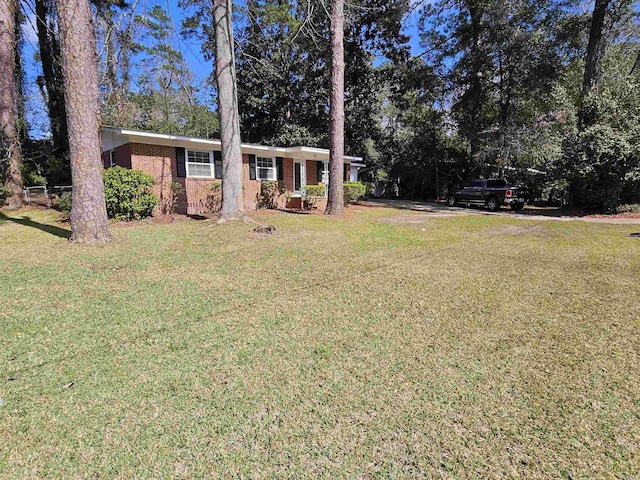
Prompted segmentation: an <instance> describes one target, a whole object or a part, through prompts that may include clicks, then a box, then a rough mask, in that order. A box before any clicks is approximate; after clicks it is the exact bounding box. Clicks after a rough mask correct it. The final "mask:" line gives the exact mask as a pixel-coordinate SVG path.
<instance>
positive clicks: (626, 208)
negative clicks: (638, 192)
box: [616, 203, 640, 213]
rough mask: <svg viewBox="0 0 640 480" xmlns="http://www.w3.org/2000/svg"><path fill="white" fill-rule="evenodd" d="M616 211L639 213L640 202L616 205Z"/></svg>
mask: <svg viewBox="0 0 640 480" xmlns="http://www.w3.org/2000/svg"><path fill="white" fill-rule="evenodd" d="M616 212H618V213H640V203H631V204H626V205H618V207H617V208H616Z"/></svg>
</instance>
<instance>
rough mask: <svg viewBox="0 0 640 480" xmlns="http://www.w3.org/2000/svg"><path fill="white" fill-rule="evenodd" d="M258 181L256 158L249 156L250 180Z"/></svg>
mask: <svg viewBox="0 0 640 480" xmlns="http://www.w3.org/2000/svg"><path fill="white" fill-rule="evenodd" d="M255 179H256V156H255V155H249V180H255Z"/></svg>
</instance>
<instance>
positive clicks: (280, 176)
mask: <svg viewBox="0 0 640 480" xmlns="http://www.w3.org/2000/svg"><path fill="white" fill-rule="evenodd" d="M276 167H277V169H278V180H279V181H283V180H284V161H283V159H282V157H276Z"/></svg>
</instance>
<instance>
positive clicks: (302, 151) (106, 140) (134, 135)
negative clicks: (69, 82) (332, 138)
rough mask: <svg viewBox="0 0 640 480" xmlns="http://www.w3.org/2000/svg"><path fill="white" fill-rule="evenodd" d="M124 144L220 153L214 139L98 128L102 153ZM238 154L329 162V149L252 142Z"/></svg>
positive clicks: (353, 159)
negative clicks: (199, 149) (143, 144)
mask: <svg viewBox="0 0 640 480" xmlns="http://www.w3.org/2000/svg"><path fill="white" fill-rule="evenodd" d="M127 143H146V144H151V145H166V146H172V147H185V148H194V149H195V148H209V149H210V150H220V149H221V148H222V144H221V142H220V140H218V139H214V138H198V137H184V136H181V135H169V134H166V133H153V132H144V131H140V130H131V129H128V128H120V127H111V126H104V127H102V150H103V151H108V150H111V149H113V148H116V147H119V146H120V145H125V144H127ZM241 148H242V153H252V154H256V155H260V154H265V153H266V154H269V153H271V154H274V155H276V154H277V155H278V156H286V157H288V158H296V159H304V160H329V150H327V149H325V148H315V147H304V146H298V147H274V146H272V145H259V144H253V143H243V144H241ZM344 159H345V160H348V161H349V163H351V164H353V165H354V166H359V167H364V166H365V164H364V163H362V157H354V156H350V155H345V156H344Z"/></svg>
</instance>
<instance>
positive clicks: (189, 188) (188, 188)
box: [176, 178, 220, 215]
mask: <svg viewBox="0 0 640 480" xmlns="http://www.w3.org/2000/svg"><path fill="white" fill-rule="evenodd" d="M176 180H177V181H181V182H180V183H183V184H184V187H185V196H184V197H185V198H183V199H182V201H181V202H180V201H179V202H178V212H179V213H187V214H189V215H202V214H204V213H210V212H209V209H208V208H207V197H208V196H209V195H210V194H211V187H212V185H213V182H214V181H216V180H215V179H213V178H178V179H176ZM217 181H218V182H219V181H220V180H217Z"/></svg>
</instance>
